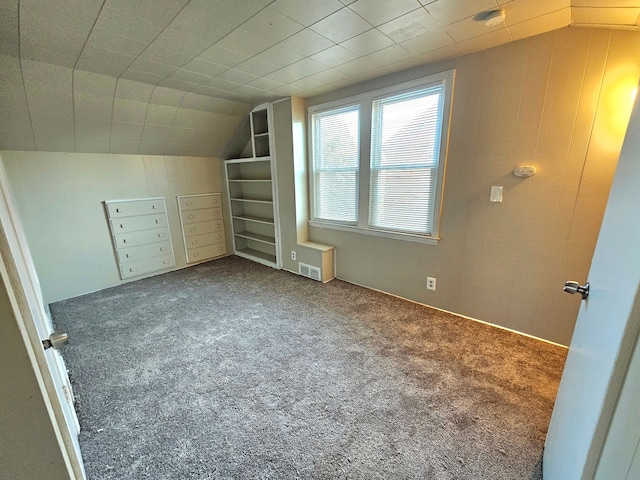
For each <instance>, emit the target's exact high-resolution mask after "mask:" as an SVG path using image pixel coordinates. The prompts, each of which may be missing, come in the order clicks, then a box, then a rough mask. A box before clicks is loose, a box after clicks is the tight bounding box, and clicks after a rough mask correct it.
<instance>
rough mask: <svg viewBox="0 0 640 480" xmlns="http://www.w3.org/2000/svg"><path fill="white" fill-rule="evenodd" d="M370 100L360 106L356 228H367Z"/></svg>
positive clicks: (367, 99)
mask: <svg viewBox="0 0 640 480" xmlns="http://www.w3.org/2000/svg"><path fill="white" fill-rule="evenodd" d="M371 100H372V99H371V98H365V99H363V101H362V102H361V104H360V112H361V115H360V192H359V197H358V201H359V204H358V227H360V228H368V226H369V225H368V223H369V222H368V218H369V188H370V185H369V175H370V173H369V172H370V168H369V158H370V156H371Z"/></svg>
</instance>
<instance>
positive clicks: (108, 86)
mask: <svg viewBox="0 0 640 480" xmlns="http://www.w3.org/2000/svg"><path fill="white" fill-rule="evenodd" d="M116 83H117V79H115V78H113V77H109V76H107V75H101V74H98V73H92V72H83V71H75V72H73V91H74V93H76V92H77V93H86V94H89V95H97V96H105V97H112V96H113V93H114V92H115V89H116Z"/></svg>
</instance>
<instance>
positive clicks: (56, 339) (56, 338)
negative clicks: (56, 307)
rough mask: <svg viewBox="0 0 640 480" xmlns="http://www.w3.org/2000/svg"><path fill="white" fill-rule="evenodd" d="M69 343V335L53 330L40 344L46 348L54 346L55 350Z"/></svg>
mask: <svg viewBox="0 0 640 480" xmlns="http://www.w3.org/2000/svg"><path fill="white" fill-rule="evenodd" d="M68 343H69V335H67V334H66V333H65V332H53V333H52V334H51V335H49V338H48V339H46V340H43V341H42V346H43V347H44V349H45V350H46V349H47V348H52V347H53V348H54V349H56V350H59V349H61V348H62V347H64V346H65V345H67V344H68Z"/></svg>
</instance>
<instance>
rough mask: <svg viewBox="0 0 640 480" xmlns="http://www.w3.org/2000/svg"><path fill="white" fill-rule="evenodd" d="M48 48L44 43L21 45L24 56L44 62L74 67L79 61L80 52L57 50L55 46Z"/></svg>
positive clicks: (21, 52)
mask: <svg viewBox="0 0 640 480" xmlns="http://www.w3.org/2000/svg"><path fill="white" fill-rule="evenodd" d="M51 47H52V48H47V47H45V46H43V45H41V46H37V47H35V48H31V47H30V46H29V45H21V46H20V55H21V56H22V58H27V59H29V60H37V61H39V62H44V63H53V64H55V65H62V66H65V67H69V68H72V67H73V66H74V65H75V64H76V62H77V61H78V55H79V52H73V53H69V52H67V51H66V50H57V49H55V46H51Z"/></svg>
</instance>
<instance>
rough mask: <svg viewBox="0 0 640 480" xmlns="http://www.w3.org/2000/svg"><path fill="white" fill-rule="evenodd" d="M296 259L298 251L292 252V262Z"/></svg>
mask: <svg viewBox="0 0 640 480" xmlns="http://www.w3.org/2000/svg"><path fill="white" fill-rule="evenodd" d="M295 259H296V251H295V250H291V260H295Z"/></svg>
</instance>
